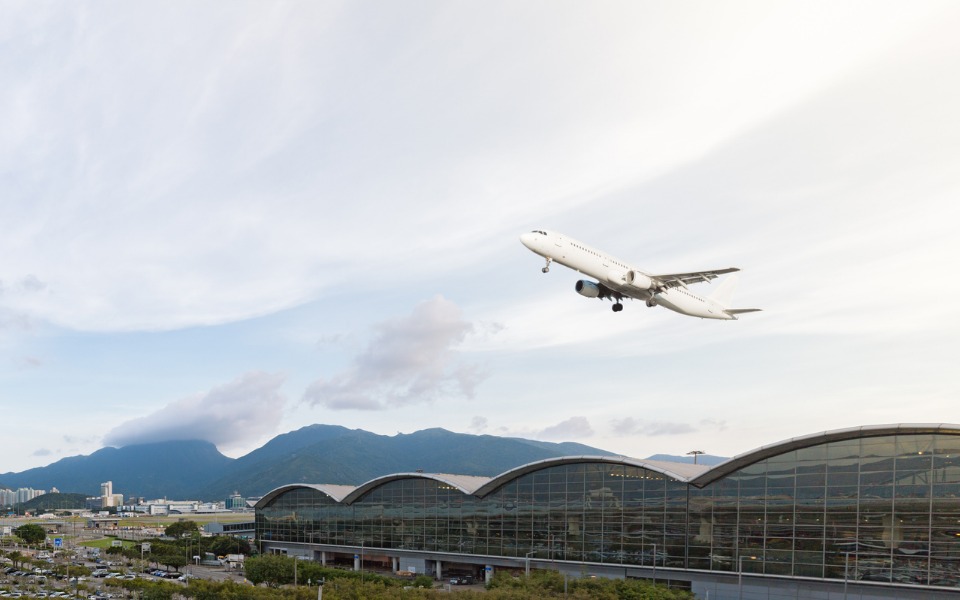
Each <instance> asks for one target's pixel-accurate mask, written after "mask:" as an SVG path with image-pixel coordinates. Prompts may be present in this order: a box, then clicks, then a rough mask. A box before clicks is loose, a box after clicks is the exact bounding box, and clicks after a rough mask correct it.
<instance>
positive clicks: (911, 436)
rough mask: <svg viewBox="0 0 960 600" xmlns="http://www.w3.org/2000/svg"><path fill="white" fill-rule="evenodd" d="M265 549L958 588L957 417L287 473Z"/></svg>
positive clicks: (433, 564)
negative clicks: (757, 441)
mask: <svg viewBox="0 0 960 600" xmlns="http://www.w3.org/2000/svg"><path fill="white" fill-rule="evenodd" d="M256 537H257V541H258V543H259V544H260V546H261V550H262V551H263V552H278V553H286V554H291V555H299V556H305V557H308V558H310V559H313V560H317V561H321V562H324V563H326V564H340V565H343V566H346V567H347V568H356V569H359V568H369V567H379V568H384V569H392V570H394V571H397V570H405V571H415V572H427V573H430V574H433V575H435V576H437V577H439V578H446V577H448V576H452V575H462V574H467V575H472V576H474V577H478V578H479V577H490V576H491V574H492V573H493V572H495V571H496V570H501V569H507V570H512V571H515V572H523V570H524V569H527V568H535V569H555V570H559V571H564V572H567V573H569V574H570V575H571V576H574V577H582V576H590V575H596V576H604V577H637V578H648V579H655V580H656V581H657V582H658V583H665V584H669V585H671V586H674V587H681V588H686V589H690V590H692V591H694V592H695V593H696V594H697V596H698V597H700V598H711V599H714V600H720V599H723V598H753V599H759V598H763V599H777V598H824V599H827V598H838V599H839V598H857V599H880V598H885V599H889V598H925V599H930V598H960V425H944V424H928V425H885V426H869V427H859V428H853V429H844V430H837V431H828V432H823V433H818V434H815V435H808V436H804V437H798V438H794V439H790V440H786V441H783V442H779V443H776V444H772V445H769V446H764V447H762V448H759V449H756V450H753V451H751V452H747V453H745V454H741V455H739V456H737V457H735V458H732V459H730V460H728V461H726V462H724V463H723V464H720V465H717V466H714V467H705V466H703V465H692V464H684V463H672V462H661V461H649V460H637V459H632V458H624V457H609V456H579V457H562V458H556V459H549V460H543V461H539V462H534V463H530V464H527V465H523V466H521V467H518V468H516V469H513V470H510V471H508V472H506V473H503V474H501V475H498V476H496V477H492V478H487V477H470V476H459V475H447V474H431V473H397V474H393V475H388V476H385V477H379V478H377V479H374V480H372V481H369V482H367V483H365V484H363V485H361V486H358V487H351V486H341V485H307V484H292V485H287V486H283V487H280V488H278V489H275V490H273V491H272V492H270V493H269V494H267V495H266V496H264V497H263V498H262V499H261V500H260V502H258V503H257V505H256Z"/></svg>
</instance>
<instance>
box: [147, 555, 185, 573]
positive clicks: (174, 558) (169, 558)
mask: <svg viewBox="0 0 960 600" xmlns="http://www.w3.org/2000/svg"><path fill="white" fill-rule="evenodd" d="M154 560H155V561H157V562H158V563H160V564H161V565H164V566H165V567H169V568H171V569H173V570H174V571H179V570H180V567H182V566H184V565H186V564H187V559H186V558H184V557H183V556H181V555H180V554H164V555H162V556H156V557H154Z"/></svg>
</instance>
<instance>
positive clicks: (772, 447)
mask: <svg viewBox="0 0 960 600" xmlns="http://www.w3.org/2000/svg"><path fill="white" fill-rule="evenodd" d="M934 433H941V434H949V435H960V425H955V424H948V423H921V424H895V425H866V426H863V427H852V428H849V429H835V430H832V431H822V432H820V433H814V434H811V435H805V436H800V437H795V438H791V439H789V440H784V441H782V442H777V443H775V444H769V445H767V446H761V447H760V448H757V449H755V450H751V451H749V452H745V453H743V454H739V455H737V456H735V457H733V458H731V459H730V460H727V461H725V462H723V463H720V464H719V465H716V466H714V467H708V466H706V465H695V464H691V463H681V462H670V461H661V460H641V459H636V458H628V457H624V456H560V457H556V458H548V459H544V460H539V461H535V462H532V463H527V464H525V465H521V466H519V467H516V468H514V469H511V470H509V471H506V472H505V473H501V474H500V475H497V476H496V477H475V476H471V475H451V474H449V473H394V474H392V475H385V476H383V477H377V478H376V479H371V480H370V481H368V482H366V483H364V484H362V485H359V486H356V487H354V486H349V485H320V484H305V483H297V484H290V485H285V486H281V487H278V488H276V489H274V490H272V491H271V492H269V493H268V494H266V495H265V496H264V497H263V498H261V499H260V501H259V502H257V505H256V508H263V507H265V506H266V505H267V504H269V503H270V502H272V501H273V500H274V499H275V498H276V497H277V496H279V495H280V494H282V493H284V492H287V491H290V490H293V489H297V488H308V489H312V490H316V491H318V492H321V493H323V494H326V495H327V496H329V497H330V498H331V499H332V500H334V501H336V502H340V503H344V504H352V503H353V502H356V501H357V500H359V499H360V498H362V497H363V496H364V494H367V493H368V492H370V491H371V490H373V489H375V488H377V487H379V486H381V485H384V484H386V483H389V482H391V481H396V480H398V479H413V478H421V479H432V480H434V481H437V482H440V483H443V484H446V485H449V486H451V487H454V488H456V489H458V490H460V491H461V492H463V493H464V494H467V495H474V496H477V497H481V498H482V497H483V496H486V495H487V494H489V493H491V492H493V491H494V490H496V489H497V488H499V487H500V486H502V485H504V484H506V483H508V482H509V481H511V480H513V479H516V478H517V477H521V476H523V475H526V474H528V473H533V472H534V471H539V470H541V469H545V468H548V467H552V466H558V465H570V464H580V463H607V464H612V465H627V466H632V467H639V468H642V469H648V470H650V471H654V472H657V473H660V474H662V475H664V476H665V477H669V478H671V479H674V480H676V481H681V482H684V483H689V484H691V485H694V486H696V487H703V486H705V485H708V484H710V483H712V482H714V481H716V480H718V479H721V478H723V477H725V476H727V475H729V474H731V473H733V472H734V471H737V470H739V469H742V468H744V467H746V466H748V465H751V464H754V463H757V462H760V461H762V460H765V459H767V458H770V457H772V456H778V455H780V454H784V453H786V452H790V451H793V450H797V449H800V448H807V447H810V446H817V445H819V444H825V443H827V442H837V441H844V440H852V439H860V438H870V437H880V436H887V435H898V434H899V435H904V434H934Z"/></svg>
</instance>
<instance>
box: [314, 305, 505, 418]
mask: <svg viewBox="0 0 960 600" xmlns="http://www.w3.org/2000/svg"><path fill="white" fill-rule="evenodd" d="M375 329H376V335H375V336H374V338H373V339H372V340H370V343H369V344H368V345H367V347H366V349H364V350H363V351H362V352H361V353H360V354H359V355H358V356H356V357H355V358H354V360H353V364H352V365H351V366H350V368H348V369H347V370H345V371H344V372H341V373H338V374H337V375H334V376H333V377H331V378H329V379H320V380H317V381H315V382H314V383H313V384H311V385H310V387H309V388H307V390H306V392H305V393H304V395H303V400H304V402H307V403H309V404H312V405H321V406H325V407H327V408H332V409H338V410H343V409H357V410H384V409H387V408H394V407H400V406H409V405H412V404H421V403H430V402H434V401H436V400H439V399H441V398H445V399H451V398H468V399H469V398H473V396H474V393H475V391H476V387H477V385H478V384H479V383H480V382H481V381H482V380H483V379H484V377H485V376H486V375H485V374H484V373H483V372H482V371H481V370H480V369H479V367H477V366H476V365H473V364H467V363H464V362H461V361H459V360H458V357H457V351H456V348H457V346H459V345H460V344H461V343H462V342H463V340H464V339H465V338H466V336H467V334H469V333H470V332H471V331H472V330H473V325H472V324H471V323H469V322H467V321H465V320H464V319H463V316H462V314H461V311H460V308H459V307H458V306H457V305H456V304H454V303H453V302H450V301H449V300H446V299H445V298H443V297H442V296H436V297H434V298H433V299H431V300H428V301H425V302H422V303H420V304H419V305H417V306H416V308H414V310H413V312H412V313H411V314H409V315H407V316H405V317H400V318H396V319H391V320H389V321H385V322H383V323H380V324H379V325H377V326H376V328H375Z"/></svg>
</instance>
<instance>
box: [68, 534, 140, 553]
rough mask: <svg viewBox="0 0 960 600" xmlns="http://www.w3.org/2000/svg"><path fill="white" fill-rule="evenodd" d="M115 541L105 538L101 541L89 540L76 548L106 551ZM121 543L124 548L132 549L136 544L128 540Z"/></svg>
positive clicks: (112, 538)
mask: <svg viewBox="0 0 960 600" xmlns="http://www.w3.org/2000/svg"><path fill="white" fill-rule="evenodd" d="M114 540H116V538H115V537H106V538H103V539H102V540H91V541H89V542H80V543H79V544H77V545H78V546H86V547H87V548H100V549H101V550H106V549H107V548H110V547H112V546H113V542H114ZM121 541H122V542H123V547H124V548H134V547H136V545H137V544H136V542H131V541H129V540H121Z"/></svg>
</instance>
